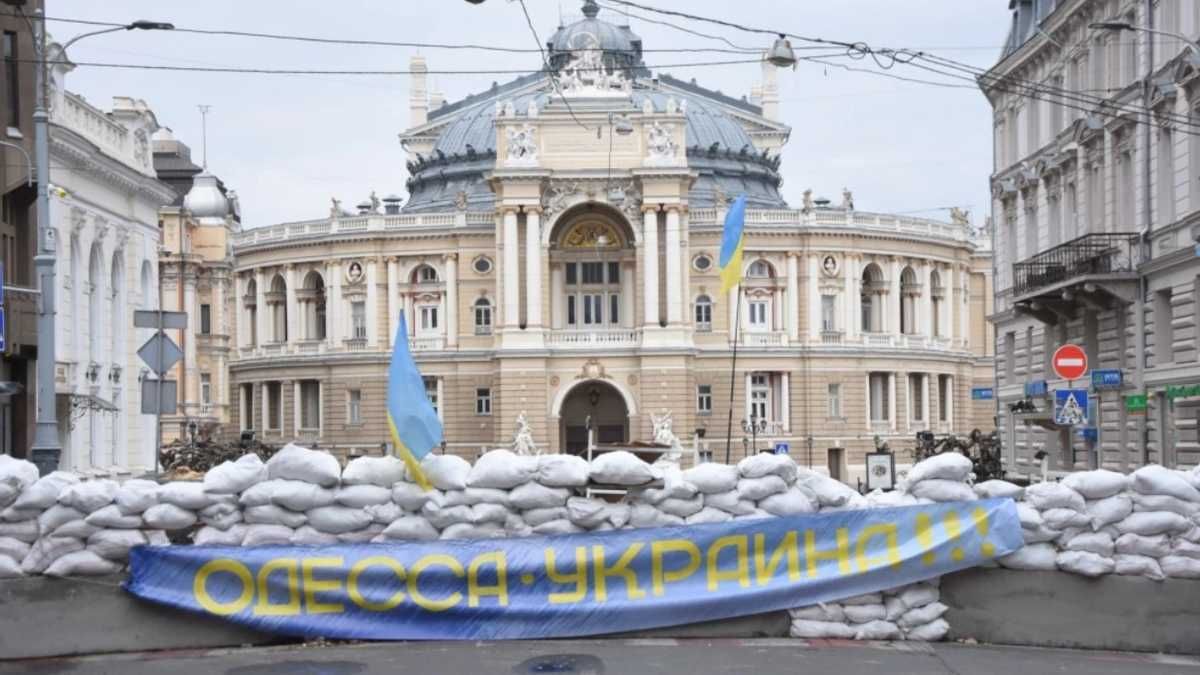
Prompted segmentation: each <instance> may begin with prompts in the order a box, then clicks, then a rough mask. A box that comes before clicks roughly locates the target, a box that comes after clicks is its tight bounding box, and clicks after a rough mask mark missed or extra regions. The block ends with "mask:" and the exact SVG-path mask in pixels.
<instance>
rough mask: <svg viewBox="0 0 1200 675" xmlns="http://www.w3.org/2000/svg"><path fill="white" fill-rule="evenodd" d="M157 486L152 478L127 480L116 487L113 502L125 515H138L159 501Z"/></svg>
mask: <svg viewBox="0 0 1200 675" xmlns="http://www.w3.org/2000/svg"><path fill="white" fill-rule="evenodd" d="M158 488H159V485H158V483H156V482H154V481H152V480H142V479H134V480H128V481H125V482H124V483H121V486H120V487H119V488H117V493H116V494H115V495H114V496H113V503H114V504H116V505H117V508H118V509H120V510H121V513H124V514H125V515H129V516H140V515H142V513H143V512H145V510H146V509H148V508H150V507H151V506H154V505H155V504H157V503H158V502H159V500H158Z"/></svg>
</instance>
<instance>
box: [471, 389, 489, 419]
mask: <svg viewBox="0 0 1200 675" xmlns="http://www.w3.org/2000/svg"><path fill="white" fill-rule="evenodd" d="M475 414H476V415H478V416H480V417H490V416H491V414H492V388H491V387H476V388H475Z"/></svg>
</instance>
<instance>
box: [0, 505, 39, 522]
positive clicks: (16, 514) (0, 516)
mask: <svg viewBox="0 0 1200 675" xmlns="http://www.w3.org/2000/svg"><path fill="white" fill-rule="evenodd" d="M40 515H42V511H41V510H40V509H18V508H17V507H15V506H10V507H8V508H6V509H4V510H3V511H0V521H3V522H6V523H17V522H20V521H22V520H33V519H36V518H37V517H38V516H40Z"/></svg>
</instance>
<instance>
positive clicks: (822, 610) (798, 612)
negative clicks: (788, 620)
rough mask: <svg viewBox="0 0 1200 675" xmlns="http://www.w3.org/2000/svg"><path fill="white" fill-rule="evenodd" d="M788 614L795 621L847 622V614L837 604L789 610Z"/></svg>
mask: <svg viewBox="0 0 1200 675" xmlns="http://www.w3.org/2000/svg"><path fill="white" fill-rule="evenodd" d="M788 614H789V615H791V617H792V620H793V621H831V622H834V623H845V622H846V613H845V612H844V611H842V606H841V605H839V604H837V603H835V602H830V603H822V604H819V605H810V606H808V607H798V608H796V609H789V610H788Z"/></svg>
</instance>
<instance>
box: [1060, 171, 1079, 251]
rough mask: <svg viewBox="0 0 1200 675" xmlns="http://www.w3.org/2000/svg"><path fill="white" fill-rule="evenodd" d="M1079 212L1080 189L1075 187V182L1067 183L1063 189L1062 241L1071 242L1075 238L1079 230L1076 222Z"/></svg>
mask: <svg viewBox="0 0 1200 675" xmlns="http://www.w3.org/2000/svg"><path fill="white" fill-rule="evenodd" d="M1078 212H1079V188H1077V187H1076V186H1075V183H1074V181H1072V182H1070V183H1067V186H1066V188H1064V189H1063V215H1062V224H1061V230H1062V239H1061V241H1070V240H1072V239H1074V238H1075V232H1076V231H1077V230H1078V227H1077V225H1076V220H1077V218H1078V216H1076V214H1077V213H1078Z"/></svg>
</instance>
